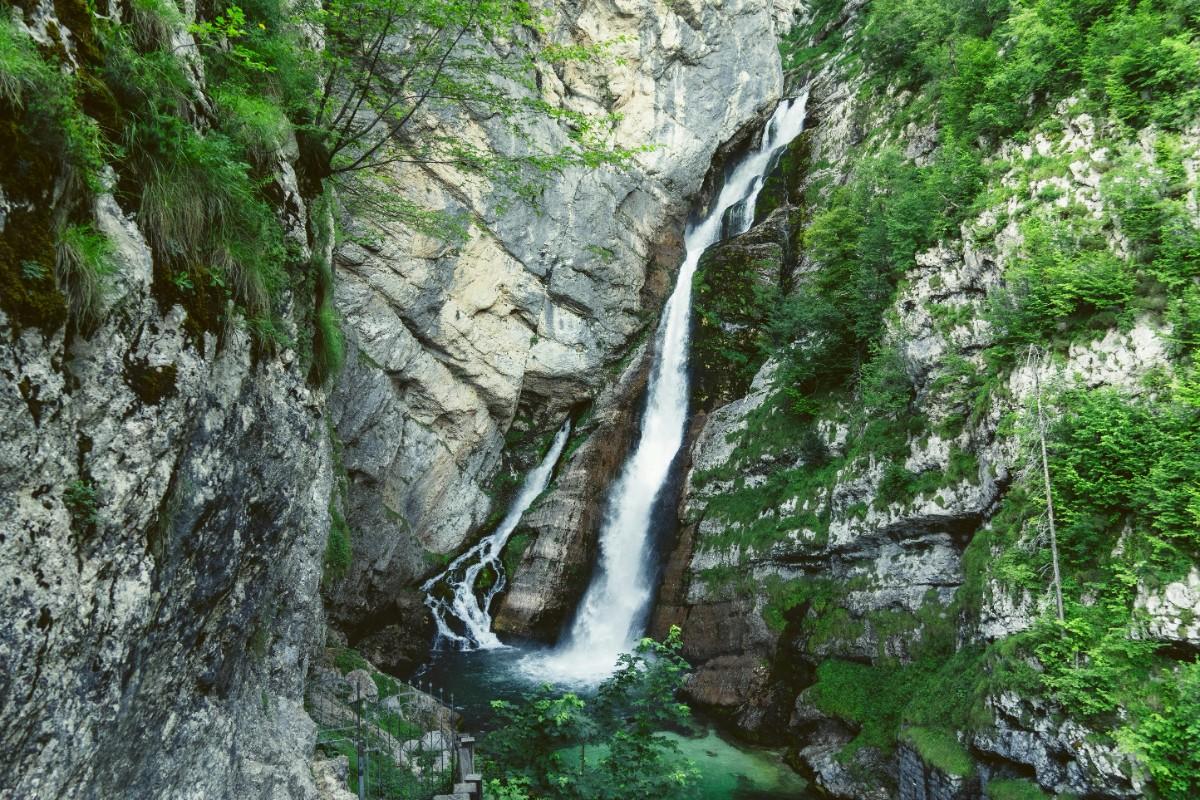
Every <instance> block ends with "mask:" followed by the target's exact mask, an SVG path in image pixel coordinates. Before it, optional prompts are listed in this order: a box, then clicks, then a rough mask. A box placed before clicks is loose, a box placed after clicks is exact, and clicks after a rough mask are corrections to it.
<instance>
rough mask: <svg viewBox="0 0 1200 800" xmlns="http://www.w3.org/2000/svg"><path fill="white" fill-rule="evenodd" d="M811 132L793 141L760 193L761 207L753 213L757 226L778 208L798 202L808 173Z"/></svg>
mask: <svg viewBox="0 0 1200 800" xmlns="http://www.w3.org/2000/svg"><path fill="white" fill-rule="evenodd" d="M810 136H811V133H809V132H805V133H802V134H800V135H799V136H797V137H796V138H795V139H793V140H792V143H791V144H789V145H788V146H787V148H786V149H785V150H784V151H783V153H782V154H781V155H780V156H779V160H778V161H777V162H776V164H775V166H774V167H773V168H772V170H771V172H770V173H769V174H768V175H767V179H766V181H765V182H764V183H763V188H762V191H761V192H759V194H758V205H757V206H756V208H755V212H754V222H755V224H757V223H760V222H762V221H763V220H765V219H766V218H767V217H769V216H771V214H772V213H774V212H775V210H776V209H778V208H781V207H783V206H786V205H790V204H793V203H796V202H798V201H799V199H800V197H801V195H802V192H801V184H802V183H803V182H804V178H805V176H806V175H807V173H808V162H809V153H810V150H811V144H810V141H809V137H810Z"/></svg>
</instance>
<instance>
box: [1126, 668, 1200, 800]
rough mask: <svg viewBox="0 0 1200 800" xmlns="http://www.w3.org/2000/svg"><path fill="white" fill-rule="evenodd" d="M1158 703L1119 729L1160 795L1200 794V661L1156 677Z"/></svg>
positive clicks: (1181, 795) (1187, 795) (1181, 796)
mask: <svg viewBox="0 0 1200 800" xmlns="http://www.w3.org/2000/svg"><path fill="white" fill-rule="evenodd" d="M1160 680H1162V682H1161V683H1160V684H1159V685H1157V686H1156V687H1155V688H1156V689H1158V690H1159V691H1160V692H1161V693H1162V696H1161V700H1160V703H1159V704H1158V705H1157V707H1155V708H1151V709H1149V710H1147V711H1146V712H1145V714H1144V716H1143V718H1142V719H1141V720H1140V721H1139V722H1138V723H1137V725H1136V727H1134V728H1132V729H1131V730H1130V729H1127V730H1126V731H1124V732H1123V735H1122V737H1121V738H1122V740H1123V741H1124V743H1126V744H1127V745H1130V746H1132V747H1133V748H1134V749H1135V750H1136V751H1137V753H1138V755H1139V756H1140V758H1141V759H1142V761H1143V762H1144V763H1145V764H1146V767H1147V769H1149V771H1150V775H1151V776H1152V777H1153V778H1154V783H1155V785H1156V786H1157V787H1158V789H1159V791H1160V793H1161V794H1162V796H1163V797H1179V798H1184V797H1196V796H1197V795H1200V661H1194V662H1192V663H1190V664H1184V665H1182V666H1180V667H1179V669H1178V673H1177V674H1168V675H1166V676H1163V677H1162V678H1160Z"/></svg>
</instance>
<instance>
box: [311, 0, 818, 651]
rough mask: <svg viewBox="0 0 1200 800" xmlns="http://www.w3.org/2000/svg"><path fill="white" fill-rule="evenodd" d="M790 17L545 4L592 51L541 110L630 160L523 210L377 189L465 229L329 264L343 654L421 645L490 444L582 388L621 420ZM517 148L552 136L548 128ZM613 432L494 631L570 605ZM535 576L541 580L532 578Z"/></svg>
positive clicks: (489, 507) (480, 486)
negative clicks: (725, 149)
mask: <svg viewBox="0 0 1200 800" xmlns="http://www.w3.org/2000/svg"><path fill="white" fill-rule="evenodd" d="M793 10H794V7H793V6H792V5H791V4H790V3H788V2H776V3H774V4H772V3H767V2H763V0H732V1H731V2H726V3H722V4H707V3H687V2H685V3H674V4H669V5H668V6H662V5H661V4H658V3H654V2H650V1H649V0H637V1H635V2H613V1H612V0H602V1H600V2H589V3H579V4H574V3H568V4H565V5H564V6H563V8H561V9H560V13H559V15H558V16H557V17H555V21H554V23H553V24H552V25H551V26H550V27H551V32H550V34H549V35H550V36H551V37H552V38H554V39H555V40H557V41H560V42H578V43H594V42H611V44H612V49H611V52H610V56H606V57H605V59H602V60H601V61H600V62H598V63H595V64H585V65H572V66H570V67H568V68H564V69H563V70H561V71H560V72H557V73H547V74H543V75H541V91H542V93H543V98H544V99H546V100H549V101H550V102H554V103H562V104H564V105H565V106H566V107H568V108H571V109H574V110H578V111H584V112H597V113H606V114H607V113H615V114H618V115H620V117H619V122H618V123H617V124H616V126H615V128H614V130H613V131H612V132H611V140H612V142H613V143H614V144H615V145H616V146H619V147H624V148H629V149H632V150H642V148H643V146H645V145H649V146H650V147H649V148H648V149H646V150H644V151H642V152H637V153H635V155H634V156H633V158H632V160H631V161H630V162H629V163H628V164H626V165H624V166H619V167H608V166H606V167H601V168H599V169H595V170H589V171H583V170H577V169H568V170H566V171H565V172H563V173H562V174H560V175H555V176H553V177H552V178H551V179H550V180H549V181H547V182H546V184H545V186H544V189H543V191H542V193H541V196H540V197H539V198H538V199H537V202H536V206H530V205H527V204H523V203H520V202H517V203H510V202H507V201H508V200H509V198H506V197H505V196H503V194H502V193H501V192H499V191H498V190H496V189H495V187H492V186H490V185H488V184H487V183H486V182H483V181H480V180H479V179H477V178H469V177H465V176H463V175H461V174H458V173H456V172H454V171H453V170H451V169H449V168H444V167H437V166H435V167H416V166H403V167H401V168H397V169H396V170H394V172H393V174H391V175H390V176H388V178H389V183H390V185H394V186H396V187H402V189H401V190H402V191H403V192H405V194H406V196H407V197H409V198H411V199H415V200H417V201H419V202H420V203H421V204H423V205H424V206H426V207H430V208H434V209H442V210H444V211H445V212H447V214H448V215H449V216H451V217H454V216H458V217H465V218H468V219H472V220H474V221H475V222H476V224H474V225H473V226H472V227H471V229H470V231H469V232H468V234H467V236H466V237H465V239H463V240H460V241H441V240H438V239H436V238H432V237H429V236H424V235H420V234H417V233H412V232H406V231H395V230H382V229H376V230H370V226H369V225H366V226H365V228H366V230H365V231H364V233H365V234H366V235H363V236H358V237H355V243H352V244H347V245H345V246H343V247H342V248H341V249H340V251H339V252H338V254H337V259H336V263H337V267H338V275H339V285H338V288H337V304H338V308H339V310H340V312H341V314H342V317H343V319H344V321H345V325H346V328H347V332H348V334H349V337H350V339H351V340H352V350H353V353H352V355H351V356H350V358H349V359H348V361H349V364H348V367H347V371H346V374H345V375H344V376H343V378H342V380H341V381H340V383H339V386H338V389H337V391H336V392H335V394H334V396H333V398H332V408H333V416H334V419H335V422H336V427H337V433H338V436H339V438H340V439H341V441H342V443H343V448H344V449H343V458H344V463H345V468H346V471H347V474H348V477H349V498H348V508H347V519H348V521H349V523H350V527H351V529H352V530H353V532H354V538H353V541H354V549H355V558H354V566H353V567H352V570H351V574H350V575H349V576H348V577H347V579H346V580H345V581H344V582H342V584H341V585H339V586H338V587H337V589H336V592H335V593H334V594H335V603H334V607H333V609H332V613H333V615H334V618H335V619H336V620H337V621H338V622H339V623H340V624H341V625H342V626H343V627H345V628H346V629H347V630H348V631H349V632H350V633H351V637H352V639H353V640H355V641H357V640H359V639H360V638H362V637H365V636H367V635H369V634H372V633H374V632H376V631H379V630H383V629H389V630H392V631H393V632H394V635H393V636H392V639H393V646H394V647H397V648H401V649H403V648H404V646H405V645H404V643H403V642H402V641H401V639H402V638H403V635H402V633H401V630H402V629H403V630H410V631H411V632H412V635H413V638H414V639H420V638H423V637H424V635H425V630H424V629H422V628H420V627H419V626H418V627H414V626H413V620H412V618H411V616H410V611H411V610H412V609H414V608H416V607H417V606H416V603H415V601H414V600H413V598H415V595H414V586H415V584H416V583H418V582H419V579H420V578H421V577H423V576H425V575H427V574H429V573H430V572H431V571H432V570H433V569H434V567H435V565H436V564H437V563H438V562H439V561H440V559H441V558H442V557H444V556H445V555H446V554H451V553H454V552H456V551H457V550H459V549H460V548H462V547H463V546H464V544H465V543H466V542H467V540H468V538H469V537H470V536H471V535H472V534H477V533H478V532H479V531H480V527H481V525H482V524H483V523H484V521H485V520H486V518H487V517H488V515H489V513H491V512H493V511H494V510H495V506H496V504H497V502H498V501H502V499H503V498H502V497H500V498H493V497H489V488H490V485H491V482H492V480H493V476H495V475H496V474H497V472H498V471H502V462H503V459H504V458H508V459H509V462H508V463H503V471H510V470H512V469H513V468H514V467H516V468H520V467H527V466H528V464H525V463H522V462H521V457H522V456H521V453H522V447H521V446H519V445H518V446H516V447H513V446H511V442H510V446H509V447H508V448H507V450H506V445H505V437H506V434H510V429H511V431H524V432H525V433H526V434H528V437H527V439H526V441H532V440H536V439H537V437H539V436H541V435H544V434H545V433H546V432H547V431H552V430H553V429H555V428H557V427H558V426H559V425H560V424H561V423H562V420H563V418H564V417H566V416H567V414H568V413H570V412H571V411H572V410H574V409H578V408H579V407H582V406H584V405H586V404H587V403H589V402H591V401H596V400H597V398H598V397H599V396H600V394H601V393H602V392H604V393H605V398H606V399H611V400H613V401H614V402H615V404H616V405H617V406H620V407H622V408H625V409H626V410H631V409H632V407H633V406H635V404H636V397H637V396H638V395H637V392H638V383H637V380H634V379H633V378H632V377H631V376H633V375H636V374H637V373H638V371H639V370H641V369H642V368H643V365H642V363H641V362H642V360H643V355H642V354H643V352H644V351H643V350H640V349H639V347H638V345H639V343H640V341H643V340H644V338H645V336H646V335H647V332H648V329H649V328H650V327H652V325H653V320H654V318H655V316H656V314H657V309H658V307H659V306H660V304H661V303H662V301H663V300H664V298H665V296H666V294H667V292H668V290H669V288H670V285H671V282H672V279H673V271H674V270H675V268H676V267H677V266H678V263H679V259H680V248H681V239H680V231H681V230H682V226H683V220H684V216H685V214H686V212H687V210H688V207H689V202H690V199H691V197H692V196H693V195H694V194H696V193H697V191H699V190H700V188H701V184H702V182H703V180H704V177H705V175H706V173H707V172H708V170H709V166H710V162H711V160H712V158H713V155H714V153H715V152H716V150H717V148H718V146H719V145H720V144H721V143H723V142H725V141H726V140H729V139H731V138H733V137H734V134H735V133H737V132H738V131H739V130H742V129H744V128H745V127H746V126H747V125H750V124H752V123H754V122H755V121H756V120H758V119H761V118H762V115H764V114H765V113H768V112H769V111H770V110H771V107H772V105H773V103H774V102H775V100H777V98H778V97H779V96H780V92H781V90H782V87H783V83H782V76H781V72H780V67H779V57H778V53H777V50H776V42H777V35H776V34H777V32H778V31H779V30H781V29H782V27H784V26H786V25H787V24H788V23H789V21H790V19H791V16H792V12H793ZM606 59H611V60H606ZM431 124H434V123H433V122H431ZM455 125H456V126H461V128H462V130H461V135H463V136H465V137H468V138H471V139H472V140H473V141H481V142H485V141H486V142H489V143H490V144H491V146H494V147H497V148H499V149H500V150H501V151H508V150H510V149H511V148H514V147H518V146H520V143H519V142H515V141H514V140H513V139H512V137H511V135H510V134H509V133H508V132H507V131H506V130H502V129H500V128H497V127H493V126H490V124H489V123H487V122H484V121H479V120H472V119H461V120H456V121H455ZM457 131H458V128H457V127H456V132H457ZM530 136H532V137H533V138H534V140H537V141H541V142H544V143H547V144H549V145H553V144H556V143H562V142H564V141H565V139H564V134H563V132H562V131H560V130H558V129H557V128H555V127H553V126H548V125H547V126H542V127H539V128H538V129H537V130H535V131H533V132H531V133H530ZM631 356H633V357H634V358H633V360H632V361H630V357H631ZM618 386H620V387H624V391H626V392H627V393H625V394H617V393H615V392H617V390H616V389H615V388H613V387H618ZM606 387H609V388H606ZM596 408H597V409H600V408H601V405H600V404H599V403H598V402H597V403H596ZM514 421H516V424H515V422H514ZM632 422H633V421H632V419H631V418H628V417H627V416H626V417H623V418H621V419H613V420H605V419H602V418H600V417H598V418H597V421H596V422H595V423H594V426H593V430H595V431H596V432H597V434H598V435H597V436H595V437H594V438H595V439H596V440H597V444H585V445H584V446H582V447H581V448H579V450H578V451H577V452H575V454H574V458H573V460H572V461H571V463H569V464H566V465H564V467H563V470H562V479H560V480H559V481H558V482H557V483H556V485H555V488H554V489H552V491H551V494H550V495H549V496H548V498H546V500H545V503H544V504H543V506H542V507H543V508H555V509H558V510H557V511H556V512H554V513H553V514H548V513H547V512H539V511H538V510H537V509H536V508H535V509H534V510H533V511H532V512H531V514H530V517H529V521H528V523H527V527H528V530H529V531H532V532H536V533H537V534H538V535H539V541H538V543H537V544H536V545H534V546H533V547H532V548H531V549H530V550H529V551H528V552H527V554H526V556H525V560H524V562H523V563H524V564H525V566H523V567H522V568H521V570H519V574H518V575H517V576H516V581H515V583H514V588H513V591H512V599H510V600H509V601H507V602H506V604H505V610H504V611H503V612H502V613H501V619H502V625H503V626H504V627H505V628H506V629H508V630H512V631H514V632H521V633H538V634H541V635H545V634H546V632H547V631H548V630H550V629H552V628H553V627H554V626H555V625H556V624H557V620H560V619H561V617H562V616H563V614H564V613H566V610H567V609H569V608H570V607H571V605H573V602H572V599H571V593H570V592H569V591H565V590H566V585H565V584H564V583H563V577H562V576H566V575H570V576H577V575H579V574H580V573H579V572H578V570H579V569H584V570H586V569H587V568H588V565H589V564H590V553H591V546H592V545H591V544H590V542H589V537H590V536H591V535H592V534H593V533H594V525H595V522H596V520H597V519H598V517H599V513H600V510H599V507H600V504H601V502H602V500H601V493H602V492H603V489H604V486H605V485H606V480H605V476H606V474H609V473H611V470H612V468H613V467H612V465H613V464H614V463H617V462H619V459H620V457H621V454H622V448H623V447H624V444H623V443H622V441H621V439H622V438H623V437H625V436H627V435H628V431H629V430H630V425H631V424H632ZM510 439H511V435H510ZM514 458H515V459H516V460H515V461H514V460H512V459H514ZM560 562H561V563H560ZM552 563H553V564H556V566H553V567H551V566H550V565H551V564H552ZM547 569H550V570H552V571H554V572H555V574H556V575H557V576H558V577H556V578H553V579H550V580H546V579H545V578H546V575H545V574H544V573H545V571H546V570H547ZM560 589H562V590H564V593H563V594H555V592H558V590H560ZM406 598H407V599H406ZM385 663H390V664H395V663H396V662H395V661H392V662H385Z"/></svg>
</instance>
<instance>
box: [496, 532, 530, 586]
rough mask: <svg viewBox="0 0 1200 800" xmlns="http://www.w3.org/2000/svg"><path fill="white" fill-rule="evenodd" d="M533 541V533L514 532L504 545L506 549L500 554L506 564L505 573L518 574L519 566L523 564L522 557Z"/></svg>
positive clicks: (501, 559)
mask: <svg viewBox="0 0 1200 800" xmlns="http://www.w3.org/2000/svg"><path fill="white" fill-rule="evenodd" d="M532 542H533V537H532V535H530V534H529V533H526V532H524V531H522V532H520V533H514V534H513V535H512V536H510V537H509V539H508V541H507V542H506V543H505V545H504V551H503V552H502V553H501V554H500V562H501V563H502V564H503V565H504V574H505V575H516V574H517V567H519V566H520V565H521V557H522V556H524V555H525V551H526V550H527V549H529V545H530V544H531V543H532Z"/></svg>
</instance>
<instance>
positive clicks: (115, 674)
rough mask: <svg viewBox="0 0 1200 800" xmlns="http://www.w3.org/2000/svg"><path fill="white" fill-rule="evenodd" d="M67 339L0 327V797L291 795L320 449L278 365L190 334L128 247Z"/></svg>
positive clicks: (305, 741) (126, 227) (317, 562)
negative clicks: (97, 308)
mask: <svg viewBox="0 0 1200 800" xmlns="http://www.w3.org/2000/svg"><path fill="white" fill-rule="evenodd" d="M97 218H98V223H99V226H100V228H101V229H102V230H104V231H105V232H106V233H108V234H109V235H110V236H111V237H112V238H113V240H114V242H115V243H116V245H117V258H116V261H117V268H118V274H117V280H116V282H115V283H116V287H115V289H114V291H113V292H112V294H111V296H110V297H109V299H108V308H107V317H106V321H105V322H104V323H103V324H102V325H101V326H100V328H99V329H98V330H97V331H95V332H94V333H93V334H91V335H90V336H81V335H73V336H72V337H70V339H68V338H67V337H66V336H65V334H64V331H63V330H59V331H56V332H53V333H49V334H43V333H42V332H40V331H36V330H31V329H27V330H17V329H16V328H15V327H13V326H12V325H11V323H10V321H9V320H8V319H7V318H4V317H3V316H2V315H0V373H3V375H4V380H3V381H0V519H3V523H2V528H0V607H3V608H4V609H5V614H6V618H7V619H8V624H7V625H6V626H5V627H4V631H3V633H0V731H2V733H0V739H2V746H0V769H2V770H3V772H4V774H5V776H6V779H5V783H6V787H7V789H8V790H9V791H10V792H11V793H12V794H11V795H10V796H13V797H22V798H26V797H28V798H34V797H37V798H42V797H45V798H51V797H53V798H73V797H123V796H131V795H135V794H137V795H141V796H147V797H151V796H167V795H169V796H172V797H180V798H187V797H194V798H224V797H246V796H253V797H271V798H274V797H278V798H306V797H310V796H312V794H313V791H314V790H313V788H312V777H311V775H310V774H309V771H308V766H307V758H308V754H309V752H310V751H311V747H312V740H313V736H314V734H315V729H314V728H313V726H312V723H311V722H310V721H309V720H308V718H307V717H306V716H305V715H304V712H303V709H302V707H301V705H300V703H299V698H300V697H301V690H302V683H303V678H304V673H305V670H306V668H307V659H308V653H309V651H310V648H311V646H312V640H313V637H314V636H315V635H316V632H317V631H318V630H319V623H320V619H321V608H320V599H319V594H318V585H319V582H320V571H321V554H322V552H323V547H324V542H325V536H326V533H327V530H328V511H327V506H328V502H329V492H330V459H329V451H328V445H327V439H326V436H325V433H324V430H323V424H322V421H321V415H320V410H321V403H322V398H321V395H320V394H319V393H314V392H313V391H312V390H311V389H309V388H308V386H307V385H306V382H305V379H304V372H303V370H301V369H300V367H299V364H298V363H296V359H295V358H294V356H292V355H291V354H289V353H284V354H282V355H281V356H279V357H265V358H261V359H257V360H254V359H252V358H251V355H250V353H251V346H250V342H249V339H248V336H247V334H246V333H244V332H242V331H238V330H232V331H230V332H229V333H228V334H227V337H226V339H225V341H224V342H221V343H220V345H219V344H218V340H217V338H216V336H214V335H212V334H204V335H203V336H202V337H200V338H196V337H194V336H193V335H192V334H191V333H189V331H188V330H187V328H186V326H185V316H184V312H183V309H181V308H179V307H178V306H174V307H169V308H162V309H160V307H159V304H158V301H157V300H156V298H155V297H154V296H153V295H152V292H151V260H150V253H149V251H148V250H147V248H146V246H145V243H144V241H143V240H142V237H141V234H140V233H139V231H138V229H137V228H136V226H135V225H133V223H132V222H131V221H130V220H129V219H127V218H126V217H124V216H123V215H122V214H121V212H120V209H119V208H118V207H117V205H116V204H115V203H114V202H113V201H112V199H111V198H110V197H102V198H101V199H100V201H99V204H98V208H97Z"/></svg>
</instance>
